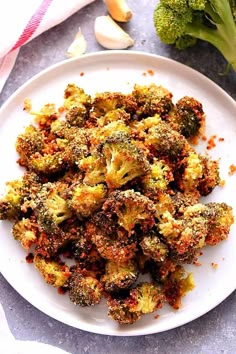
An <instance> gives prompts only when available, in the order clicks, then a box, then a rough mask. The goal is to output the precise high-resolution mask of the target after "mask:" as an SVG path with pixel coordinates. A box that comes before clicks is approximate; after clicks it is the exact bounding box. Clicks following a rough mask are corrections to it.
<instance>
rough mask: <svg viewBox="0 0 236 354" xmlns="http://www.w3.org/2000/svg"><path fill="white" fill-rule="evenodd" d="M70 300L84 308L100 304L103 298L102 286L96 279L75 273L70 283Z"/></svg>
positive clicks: (73, 272)
mask: <svg viewBox="0 0 236 354" xmlns="http://www.w3.org/2000/svg"><path fill="white" fill-rule="evenodd" d="M68 288H69V298H70V300H71V301H72V302H73V303H74V304H75V305H79V306H82V307H85V306H93V305H96V304H99V303H100V301H101V298H102V292H103V287H102V284H101V283H100V282H99V280H97V279H96V278H95V277H93V276H91V275H87V274H86V273H85V274H83V273H82V272H79V271H78V270H77V271H73V270H72V275H71V277H70V279H69V281H68Z"/></svg>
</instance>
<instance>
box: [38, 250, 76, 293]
mask: <svg viewBox="0 0 236 354" xmlns="http://www.w3.org/2000/svg"><path fill="white" fill-rule="evenodd" d="M34 265H35V268H36V269H37V270H38V271H39V272H40V274H41V275H42V276H43V278H44V280H45V281H46V283H48V284H50V285H52V286H54V287H60V286H63V285H65V283H66V282H67V281H68V278H69V277H70V275H71V273H70V270H69V268H68V266H67V265H65V264H63V263H61V262H58V261H56V260H50V259H46V258H44V257H42V256H40V255H36V256H35V257H34Z"/></svg>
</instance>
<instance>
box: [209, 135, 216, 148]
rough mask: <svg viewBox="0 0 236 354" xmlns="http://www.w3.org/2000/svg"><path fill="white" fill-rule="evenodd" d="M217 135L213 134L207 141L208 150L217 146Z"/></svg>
mask: <svg viewBox="0 0 236 354" xmlns="http://www.w3.org/2000/svg"><path fill="white" fill-rule="evenodd" d="M216 138H217V136H216V135H212V136H211V137H210V138H209V139H208V141H207V150H211V149H213V148H214V147H216V143H215V140H216Z"/></svg>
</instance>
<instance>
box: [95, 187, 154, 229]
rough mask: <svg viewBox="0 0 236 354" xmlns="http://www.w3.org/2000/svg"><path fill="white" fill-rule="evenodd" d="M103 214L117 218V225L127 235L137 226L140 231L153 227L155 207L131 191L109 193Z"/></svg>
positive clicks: (149, 201)
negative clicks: (125, 231)
mask: <svg viewBox="0 0 236 354" xmlns="http://www.w3.org/2000/svg"><path fill="white" fill-rule="evenodd" d="M102 209H103V211H104V212H105V213H108V214H109V215H111V216H112V215H113V217H114V215H115V216H116V217H117V218H118V220H117V221H118V224H119V225H120V226H122V227H123V228H124V229H125V230H127V231H128V232H129V233H131V231H132V230H133V229H134V227H135V226H136V225H137V224H138V225H140V226H141V228H142V229H144V230H145V229H149V228H151V227H152V226H153V225H154V222H155V221H154V216H155V206H154V204H153V202H152V201H151V200H150V199H149V198H147V197H145V196H144V195H142V194H141V193H139V192H135V191H134V190H133V189H128V190H126V191H115V192H112V193H110V195H109V196H108V198H107V200H106V201H105V203H104V204H103V207H102Z"/></svg>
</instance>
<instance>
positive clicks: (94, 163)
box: [79, 153, 106, 186]
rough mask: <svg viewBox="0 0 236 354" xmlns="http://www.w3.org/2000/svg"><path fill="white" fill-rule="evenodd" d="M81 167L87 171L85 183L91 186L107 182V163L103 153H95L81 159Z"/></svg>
mask: <svg viewBox="0 0 236 354" xmlns="http://www.w3.org/2000/svg"><path fill="white" fill-rule="evenodd" d="M79 168H80V169H81V170H82V171H83V172H84V173H85V175H84V183H85V184H87V185H90V186H94V185H96V184H99V183H102V182H105V179H106V177H105V174H106V163H105V159H104V157H103V156H102V155H101V154H98V153H97V154H94V155H90V156H88V157H85V158H83V159H81V160H80V163H79Z"/></svg>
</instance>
